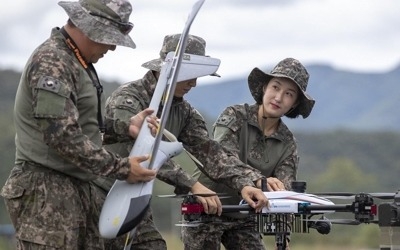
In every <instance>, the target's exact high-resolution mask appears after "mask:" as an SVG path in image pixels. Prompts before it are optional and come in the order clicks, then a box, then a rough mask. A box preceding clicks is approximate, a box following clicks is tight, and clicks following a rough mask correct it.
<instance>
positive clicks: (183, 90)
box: [174, 78, 197, 97]
mask: <svg viewBox="0 0 400 250" xmlns="http://www.w3.org/2000/svg"><path fill="white" fill-rule="evenodd" d="M196 82H197V78H196V79H191V80H187V81H183V82H178V83H177V84H176V87H175V94H174V96H175V97H183V96H184V95H186V94H187V93H189V91H190V90H191V89H192V88H194V87H196Z"/></svg>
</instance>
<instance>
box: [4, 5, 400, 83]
mask: <svg viewBox="0 0 400 250" xmlns="http://www.w3.org/2000/svg"><path fill="white" fill-rule="evenodd" d="M57 2H58V1H55V0H39V1H32V0H13V1H7V2H4V1H2V3H1V5H2V6H0V30H1V36H0V68H1V69H15V70H18V71H22V69H23V67H24V65H25V62H26V60H27V59H28V57H29V56H30V54H31V53H32V51H33V50H34V49H35V48H36V47H37V46H38V45H39V44H40V43H42V42H43V41H44V40H45V39H47V38H48V37H49V35H50V31H51V29H52V28H53V27H56V26H58V27H61V26H62V25H64V24H65V23H66V20H67V15H66V13H65V12H64V10H63V9H62V8H61V7H60V6H59V5H58V4H57ZM194 2H195V1H194V0H134V1H133V0H131V3H132V5H133V13H132V15H131V17H130V21H131V22H133V23H134V25H135V27H134V29H133V30H132V32H131V33H130V35H131V37H132V38H133V40H134V41H135V43H136V45H137V48H136V49H130V48H125V47H118V48H117V49H116V50H115V51H113V52H112V51H110V52H109V53H107V54H106V55H105V57H104V58H102V59H101V60H100V61H99V62H98V63H96V65H95V67H96V69H97V72H98V74H99V76H100V78H101V79H106V80H115V81H118V82H121V83H122V82H127V81H131V80H136V79H139V78H141V77H142V76H143V75H144V74H145V73H146V71H147V70H146V69H145V68H142V67H141V64H142V63H144V62H146V61H149V60H151V59H155V58H158V57H159V51H160V49H161V45H162V41H163V38H164V36H165V35H167V34H173V33H180V32H182V30H183V27H184V24H185V22H186V19H187V17H188V14H189V12H190V10H191V8H192V5H193V4H194ZM399 11H400V1H399V0H380V1H377V0H206V1H205V3H204V5H203V6H202V8H201V9H200V12H199V13H198V15H197V17H196V19H195V20H194V22H193V24H192V27H191V30H190V33H191V34H194V35H197V36H201V37H203V38H204V39H205V40H206V41H207V48H206V54H207V55H209V56H212V57H215V58H219V59H221V64H220V67H219V69H218V73H219V74H220V75H221V76H222V78H216V77H203V78H202V79H201V80H198V83H200V82H204V83H218V82H219V81H221V80H229V79H231V78H236V77H242V76H247V75H248V73H249V72H250V71H251V69H253V68H254V67H260V68H262V69H265V70H267V69H268V70H269V69H270V68H271V67H272V66H273V65H275V64H277V63H278V62H279V61H280V60H282V59H284V58H286V57H294V58H296V59H298V60H300V61H301V62H302V63H303V64H305V65H309V64H316V63H322V64H325V65H330V66H332V67H334V68H336V69H341V70H350V71H356V72H385V71H389V70H391V69H393V68H395V67H397V66H398V64H399V63H400V15H399Z"/></svg>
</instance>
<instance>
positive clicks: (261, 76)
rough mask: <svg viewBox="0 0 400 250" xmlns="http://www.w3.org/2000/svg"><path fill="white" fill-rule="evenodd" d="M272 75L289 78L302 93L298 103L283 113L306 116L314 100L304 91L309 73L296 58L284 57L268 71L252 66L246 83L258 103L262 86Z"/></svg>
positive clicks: (260, 101)
mask: <svg viewBox="0 0 400 250" xmlns="http://www.w3.org/2000/svg"><path fill="white" fill-rule="evenodd" d="M273 77H284V78H289V79H291V80H292V81H293V82H295V83H296V84H297V86H298V87H299V89H300V91H301V93H302V96H300V103H299V105H297V107H296V108H295V109H294V110H292V111H291V112H288V113H286V114H285V115H286V116H287V117H290V118H296V117H297V116H299V115H302V116H303V118H307V117H308V116H309V115H310V113H311V110H312V108H313V107H314V104H315V100H314V99H313V98H312V97H311V96H310V95H308V94H307V93H306V89H307V84H308V79H309V74H308V72H307V70H306V68H305V67H304V66H303V65H302V64H301V63H300V62H299V61H298V60H296V59H293V58H286V59H284V60H282V61H280V62H279V63H278V64H277V65H276V66H275V67H274V68H273V69H272V71H271V72H270V73H264V72H263V71H261V70H260V69H259V68H254V69H253V70H252V71H251V72H250V74H249V77H248V84H249V89H250V92H251V94H252V96H253V98H254V100H255V101H256V102H257V103H258V104H261V103H262V99H263V94H264V93H263V86H264V85H265V84H267V83H268V82H269V81H270V80H271V79H272V78H273Z"/></svg>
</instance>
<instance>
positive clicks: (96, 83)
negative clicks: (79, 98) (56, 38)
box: [60, 28, 105, 133]
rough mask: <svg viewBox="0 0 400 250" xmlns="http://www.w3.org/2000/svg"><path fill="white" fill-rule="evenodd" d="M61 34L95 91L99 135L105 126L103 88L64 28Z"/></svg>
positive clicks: (94, 71)
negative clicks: (102, 110)
mask: <svg viewBox="0 0 400 250" xmlns="http://www.w3.org/2000/svg"><path fill="white" fill-rule="evenodd" d="M60 32H61V34H62V35H63V36H64V38H65V40H66V43H67V45H68V47H69V48H70V49H71V50H72V52H74V55H75V56H76V58H77V59H78V61H79V62H80V63H81V65H82V67H83V68H84V69H85V70H86V72H87V74H88V75H89V77H90V80H92V83H93V86H94V87H95V88H96V90H97V121H98V123H99V129H100V132H101V133H104V132H105V126H104V121H103V116H102V114H101V94H102V93H103V86H102V85H101V83H100V80H99V77H98V75H97V72H96V69H95V68H94V66H93V64H92V63H87V62H86V61H85V59H84V58H83V57H82V55H81V52H80V51H79V48H78V46H77V45H76V43H75V42H74V40H72V38H71V37H70V36H69V35H68V33H67V32H66V31H65V29H64V28H61V29H60Z"/></svg>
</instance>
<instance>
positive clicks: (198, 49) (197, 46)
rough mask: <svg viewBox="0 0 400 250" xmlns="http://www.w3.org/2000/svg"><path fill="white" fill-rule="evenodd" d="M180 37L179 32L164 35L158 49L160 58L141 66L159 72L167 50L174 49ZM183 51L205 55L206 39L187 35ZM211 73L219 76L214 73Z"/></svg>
mask: <svg viewBox="0 0 400 250" xmlns="http://www.w3.org/2000/svg"><path fill="white" fill-rule="evenodd" d="M180 37H181V34H174V35H167V36H165V37H164V42H163V45H162V48H161V50H160V58H157V59H153V60H151V61H148V62H145V63H143V64H142V67H144V68H146V69H151V70H154V71H158V72H160V71H161V66H162V64H163V62H164V60H165V57H166V56H167V54H168V53H169V52H171V51H175V50H176V46H177V45H178V42H179V39H180ZM185 53H186V54H192V55H199V56H205V53H206V41H205V40H204V39H203V38H201V37H198V36H194V35H189V36H188V39H187V42H186V48H185ZM212 75H213V76H219V75H218V74H216V73H214V74H212Z"/></svg>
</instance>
